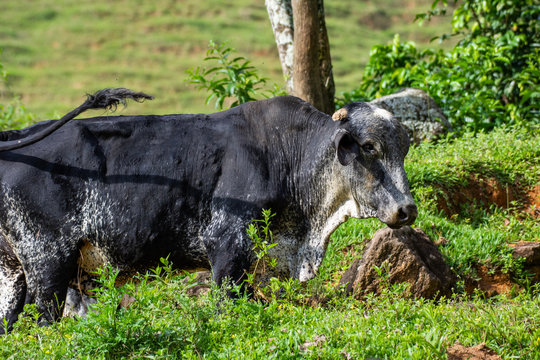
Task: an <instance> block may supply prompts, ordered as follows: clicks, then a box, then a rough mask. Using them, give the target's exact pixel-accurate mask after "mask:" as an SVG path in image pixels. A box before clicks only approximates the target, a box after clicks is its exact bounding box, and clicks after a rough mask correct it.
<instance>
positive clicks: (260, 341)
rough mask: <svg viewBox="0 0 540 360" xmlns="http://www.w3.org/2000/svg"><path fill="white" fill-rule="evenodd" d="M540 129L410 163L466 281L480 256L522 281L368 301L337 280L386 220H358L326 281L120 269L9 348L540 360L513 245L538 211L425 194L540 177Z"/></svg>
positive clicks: (109, 355) (144, 354) (532, 306)
mask: <svg viewBox="0 0 540 360" xmlns="http://www.w3.org/2000/svg"><path fill="white" fill-rule="evenodd" d="M537 135H538V134H537V132H536V131H535V130H534V129H533V130H531V129H529V130H524V129H521V128H511V129H500V130H496V131H493V132H491V133H489V134H479V135H477V136H476V137H471V136H465V137H463V138H460V139H454V140H449V141H443V142H442V143H440V144H439V145H437V146H436V147H435V146H433V145H431V144H427V143H424V144H421V145H419V146H417V147H413V148H412V149H411V151H410V153H409V155H408V157H407V161H406V168H407V171H408V173H409V176H410V177H411V188H412V192H413V194H414V196H415V197H416V199H417V201H418V203H419V205H420V213H419V217H418V219H417V221H416V223H415V226H417V227H419V228H421V229H423V230H425V231H426V232H427V233H428V234H429V236H430V237H431V238H432V239H433V240H436V239H437V238H438V237H440V236H442V237H444V238H445V239H447V240H448V243H447V245H446V246H443V247H440V249H441V251H442V252H443V254H444V256H445V258H446V259H447V261H448V263H449V264H450V265H451V266H452V268H453V269H454V271H455V272H456V273H457V274H458V275H459V276H460V277H461V279H462V281H463V279H464V278H465V277H467V276H471V275H472V276H474V274H472V273H471V271H472V270H471V264H475V263H482V264H485V265H486V266H488V267H489V268H492V269H494V268H500V269H502V270H503V271H505V272H509V273H512V274H513V275H514V277H516V278H518V280H520V279H519V278H521V284H523V285H524V287H523V288H522V290H516V291H514V292H513V293H512V294H509V295H501V296H497V297H493V298H489V299H486V298H485V297H484V296H483V294H482V293H476V294H474V295H467V294H466V293H465V292H464V289H463V288H461V289H457V290H456V293H455V294H454V296H452V297H451V298H447V299H442V300H439V301H432V300H425V299H410V298H406V297H404V296H402V292H403V291H404V288H403V286H401V285H399V284H397V285H387V287H386V288H384V289H383V290H382V292H381V294H380V295H378V296H374V295H368V296H367V297H366V298H365V299H363V300H357V299H355V298H354V297H351V296H348V295H346V294H344V293H343V291H342V290H341V289H340V288H339V287H338V286H337V284H338V281H339V278H340V277H341V274H342V273H343V272H344V270H345V269H347V268H348V267H349V266H350V264H351V263H352V261H353V259H355V258H357V257H359V256H361V254H362V251H363V248H364V246H365V244H366V241H367V240H368V239H370V238H371V237H372V235H373V233H374V232H375V231H376V230H377V229H378V228H381V227H382V226H383V225H382V224H381V223H380V222H378V220H375V219H371V220H354V219H351V220H349V221H348V222H347V223H345V224H343V225H342V226H341V227H339V228H338V229H337V230H336V232H335V233H334V234H333V235H332V238H331V243H330V246H329V248H328V251H327V255H326V257H325V259H324V261H323V265H322V267H321V269H320V273H319V276H318V277H316V278H315V279H313V280H311V281H309V282H308V283H307V284H304V285H302V284H299V283H298V282H297V281H290V280H289V281H283V282H281V283H279V284H277V285H278V286H277V288H281V290H280V291H277V292H274V293H273V294H274V295H273V296H269V297H268V299H267V301H262V300H253V299H249V298H247V297H245V296H243V295H242V294H240V295H239V297H238V298H237V299H228V298H227V297H225V296H224V294H225V292H226V290H227V289H218V288H213V290H212V292H210V293H208V294H206V295H203V296H200V297H190V296H188V293H187V289H188V288H190V287H191V286H193V285H194V283H195V279H194V277H193V275H189V274H180V273H176V272H174V270H172V268H171V266H170V264H168V263H167V262H166V261H165V262H164V264H163V265H162V266H161V267H160V268H159V270H157V271H154V272H149V273H147V274H146V275H141V276H140V281H139V283H138V284H137V285H134V284H133V283H128V284H126V285H124V287H122V288H115V287H114V278H115V276H116V272H115V271H114V269H111V268H108V269H107V271H103V272H102V274H101V281H102V284H103V286H102V288H101V290H100V291H99V292H98V294H97V296H98V300H99V303H98V305H97V308H96V310H97V311H95V312H92V313H91V314H90V315H89V316H88V317H87V318H85V319H70V318H64V319H62V320H61V321H59V322H57V323H54V324H52V325H51V326H50V327H45V328H40V327H38V326H37V324H36V318H37V315H36V314H35V310H34V309H33V308H32V306H28V307H27V312H28V313H29V316H27V317H25V318H23V319H22V320H20V321H19V322H18V323H17V324H16V327H15V329H14V331H13V332H12V333H10V334H9V335H6V336H3V337H2V341H1V342H0V358H10V357H11V358H26V359H42V358H51V359H56V358H58V359H60V358H78V359H88V358H92V359H113V358H114V359H116V358H129V359H143V358H157V359H179V358H185V359H237V358H238V359H259V358H271V359H272V358H275V359H296V358H308V359H342V358H343V359H368V358H377V359H445V358H446V351H447V349H448V348H449V347H450V346H452V345H453V344H454V343H456V342H457V341H459V342H460V343H462V344H464V345H465V346H474V345H477V344H479V343H482V342H484V343H486V345H487V346H488V347H489V348H490V349H492V350H493V351H495V352H496V353H497V354H498V355H500V356H501V357H502V358H505V359H507V358H508V359H513V358H515V359H517V358H519V359H539V358H540V311H539V310H540V288H539V287H538V285H535V286H531V285H530V284H527V282H526V281H525V280H524V279H525V274H524V273H522V272H521V269H522V268H521V263H520V261H517V260H515V259H513V257H512V256H511V255H510V252H509V249H508V246H507V244H508V243H510V242H515V241H517V240H539V239H538V234H539V233H540V231H539V230H540V225H539V224H538V221H537V220H536V219H533V218H531V217H527V216H526V215H525V214H524V213H523V212H521V211H519V209H518V208H510V209H506V210H503V209H500V208H479V207H475V206H474V205H471V206H470V207H469V208H464V210H463V212H460V213H457V214H455V215H456V216H451V217H447V216H446V214H444V213H443V212H441V211H439V210H437V208H436V207H435V206H433V202H429V201H427V200H426V199H427V198H428V194H430V191H431V189H432V185H433V184H434V183H436V184H439V185H441V186H443V187H446V186H448V187H451V186H454V184H456V183H458V184H459V183H461V181H462V180H463V179H466V178H468V177H469V175H470V174H471V173H473V174H476V175H478V176H483V177H487V176H499V177H501V179H503V180H504V181H509V182H512V181H515V179H518V178H519V179H521V181H522V182H523V183H526V184H529V186H530V185H532V184H534V183H535V181H537V176H538V165H539V156H538V148H539V144H538V142H539V138H540V137H538V136H537ZM525 159H526V164H522V162H524V161H525ZM433 194H434V195H435V196H436V195H437V193H433ZM472 209H474V210H475V211H472ZM150 280H153V281H150ZM275 289H276V288H275ZM270 293H272V292H270ZM123 294H128V295H130V296H133V297H134V298H135V299H136V301H135V302H134V303H133V305H131V306H130V307H128V308H121V307H118V302H119V300H120V299H121V297H122V295H123Z"/></svg>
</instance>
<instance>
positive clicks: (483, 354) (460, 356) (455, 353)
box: [447, 342, 502, 360]
mask: <svg viewBox="0 0 540 360" xmlns="http://www.w3.org/2000/svg"><path fill="white" fill-rule="evenodd" d="M447 355H448V360H465V359H467V360H501V359H502V358H501V357H500V356H499V355H497V353H496V352H495V351H493V350H491V349H490V348H488V347H487V346H486V344H485V343H481V344H478V345H476V346H471V347H465V346H463V345H461V344H460V343H459V342H456V343H455V344H454V345H452V346H451V347H450V348H449V349H448V350H447Z"/></svg>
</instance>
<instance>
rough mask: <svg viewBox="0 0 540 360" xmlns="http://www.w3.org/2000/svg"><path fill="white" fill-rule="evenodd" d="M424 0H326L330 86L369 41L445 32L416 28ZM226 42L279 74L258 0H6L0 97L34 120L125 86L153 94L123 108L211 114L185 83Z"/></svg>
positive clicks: (346, 75) (352, 70) (265, 72)
mask: <svg viewBox="0 0 540 360" xmlns="http://www.w3.org/2000/svg"><path fill="white" fill-rule="evenodd" d="M430 4H431V0H407V1H404V2H396V1H391V0H381V1H377V2H374V1H344V0H339V1H338V0H332V1H327V2H326V3H325V7H326V13H327V16H326V21H327V27H328V33H329V38H330V44H331V53H332V58H333V66H334V77H335V82H336V90H337V93H339V92H341V91H347V90H351V89H352V88H353V87H355V85H356V84H357V82H358V81H359V79H360V76H361V74H362V68H363V65H364V64H365V63H366V62H367V59H368V56H369V51H370V48H371V47H372V46H373V45H375V44H379V43H388V42H390V41H391V40H392V38H393V36H394V34H396V33H398V34H400V36H401V38H402V39H403V40H409V39H410V40H415V41H417V43H418V44H419V45H427V44H428V41H429V39H431V38H432V37H434V36H436V35H440V34H442V33H444V32H448V31H449V28H450V26H449V23H448V21H447V20H445V22H443V21H442V20H438V21H437V22H436V23H434V24H430V25H426V26H424V27H420V26H419V25H418V24H416V23H414V24H413V23H412V20H413V19H414V16H415V14H416V13H419V12H422V11H425V10H427V9H428V8H429V6H430ZM210 40H214V41H217V42H223V41H229V44H230V46H232V47H233V48H235V49H237V53H238V55H239V56H244V57H247V58H248V59H250V60H251V61H252V62H253V65H254V66H255V67H256V68H257V69H259V72H260V75H261V76H263V77H267V78H269V79H270V83H272V82H275V83H278V84H283V75H282V74H281V66H280V64H279V59H278V54H277V50H276V47H275V43H274V38H273V34H272V30H271V27H270V22H269V20H268V17H267V13H266V8H265V6H264V2H263V1H262V0H261V1H256V2H253V1H247V0H237V1H228V0H221V1H218V0H206V1H194V0H182V1H164V0H162V1H151V0H143V1H112V2H111V1H105V0H96V1H92V2H80V1H73V0H62V1H50V0H40V1H29V0H20V1H13V0H5V1H3V2H2V6H1V11H0V48H2V49H3V53H2V54H1V55H0V62H2V63H3V64H4V66H5V69H6V70H7V71H8V73H9V75H8V85H7V86H5V85H2V84H0V103H5V102H7V101H9V100H11V97H12V95H16V96H20V97H21V100H22V102H23V103H24V104H25V105H26V107H27V108H28V110H29V111H30V112H32V113H34V114H36V118H37V119H36V120H43V119H48V118H53V117H57V116H58V115H62V114H64V113H65V112H67V111H68V110H70V109H71V108H73V107H75V106H77V105H78V104H79V103H80V102H81V100H82V96H83V95H84V94H85V93H86V92H93V91H95V90H98V89H101V88H104V87H120V86H122V87H128V88H133V89H135V90H140V91H146V92H148V93H150V94H152V95H154V96H155V97H156V99H155V100H154V101H152V102H148V103H145V104H144V105H133V106H132V108H131V109H129V110H127V111H128V112H131V113H156V114H164V113H181V112H183V113H192V112H212V111H214V109H213V107H212V106H206V105H204V99H205V97H206V95H205V94H203V93H199V92H198V91H197V90H195V89H194V87H192V86H191V85H189V84H187V83H186V82H185V79H186V74H185V70H186V69H190V68H193V67H195V66H198V65H200V64H201V62H202V59H203V58H204V56H205V52H206V49H207V45H208V42H209V41H210Z"/></svg>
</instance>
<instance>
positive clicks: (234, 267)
mask: <svg viewBox="0 0 540 360" xmlns="http://www.w3.org/2000/svg"><path fill="white" fill-rule="evenodd" d="M240 214H241V215H238V213H236V211H227V210H225V209H223V208H221V209H215V210H214V211H213V212H212V221H211V223H210V224H209V226H208V227H207V229H206V231H205V233H204V242H205V246H206V249H207V253H208V258H209V260H210V265H211V267H212V274H213V277H214V281H215V282H216V283H217V284H218V285H220V286H221V285H223V284H224V283H225V282H226V281H230V282H231V283H232V284H237V285H238V284H242V282H243V281H244V280H245V279H246V273H247V272H248V271H249V268H250V266H251V264H252V262H253V258H254V255H253V252H252V250H251V248H252V246H251V240H250V239H249V237H248V236H247V232H246V229H247V226H248V225H249V223H250V222H251V221H252V220H253V219H254V218H252V217H251V216H250V214H251V212H242V213H240Z"/></svg>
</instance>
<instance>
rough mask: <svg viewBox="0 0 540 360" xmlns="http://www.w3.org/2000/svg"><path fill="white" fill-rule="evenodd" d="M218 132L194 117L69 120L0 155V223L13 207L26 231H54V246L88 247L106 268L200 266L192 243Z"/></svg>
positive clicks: (216, 161) (211, 178) (214, 163)
mask: <svg viewBox="0 0 540 360" xmlns="http://www.w3.org/2000/svg"><path fill="white" fill-rule="evenodd" d="M224 131H226V129H225V128H224V127H223V126H221V125H219V126H215V124H214V125H212V124H211V123H210V122H209V121H208V119H205V117H204V116H195V115H170V116H137V117H102V118H93V119H82V120H73V121H72V122H70V123H68V124H67V125H65V126H64V127H62V128H61V129H60V130H58V131H56V132H55V133H53V134H51V135H50V136H48V137H47V138H45V139H43V140H42V141H40V142H38V143H36V144H33V145H30V146H27V147H24V148H21V149H18V150H15V151H8V152H2V153H0V169H1V170H0V181H1V191H2V193H3V195H7V196H8V197H9V199H10V202H9V204H7V203H5V202H4V204H2V205H1V206H0V209H1V210H2V211H1V212H2V214H0V217H1V218H0V221H2V222H3V224H4V226H3V227H4V228H5V227H11V226H12V225H13V224H12V222H13V220H10V219H8V217H9V216H10V215H9V214H13V211H14V208H17V212H19V213H21V214H27V215H28V216H22V217H23V218H27V219H31V220H29V221H32V222H34V223H35V224H33V225H32V226H34V225H35V226H34V227H36V226H37V227H40V226H41V227H47V228H51V229H54V228H56V229H62V230H61V231H59V232H60V233H62V234H64V237H65V238H64V239H59V240H55V241H64V242H65V241H73V242H80V241H82V240H81V239H83V238H84V239H88V240H89V241H90V242H92V243H94V244H95V245H96V246H98V247H101V248H104V249H105V248H106V249H107V252H108V253H109V255H110V256H111V257H112V260H113V262H119V263H130V262H133V261H135V262H136V261H139V260H141V259H142V258H143V254H144V257H145V258H148V259H151V258H153V257H156V258H159V257H161V256H166V255H167V254H168V253H171V252H172V253H175V254H176V255H177V257H178V258H179V259H180V260H182V259H184V260H183V261H187V259H192V260H193V261H194V262H197V261H199V260H201V261H204V259H202V258H201V257H203V254H202V252H203V249H202V248H201V243H200V240H199V235H200V231H201V229H202V228H203V227H204V224H205V223H207V222H208V221H209V201H210V199H211V196H212V189H213V188H214V186H215V183H216V181H217V179H218V177H219V174H220V164H221V154H222V153H223V152H222V147H223V141H224V139H225V138H226V136H225V135H224ZM4 198H5V197H4ZM8 231H9V230H8ZM14 236H15V234H14ZM177 264H178V263H177ZM179 265H180V264H179ZM188 267H189V266H188Z"/></svg>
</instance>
